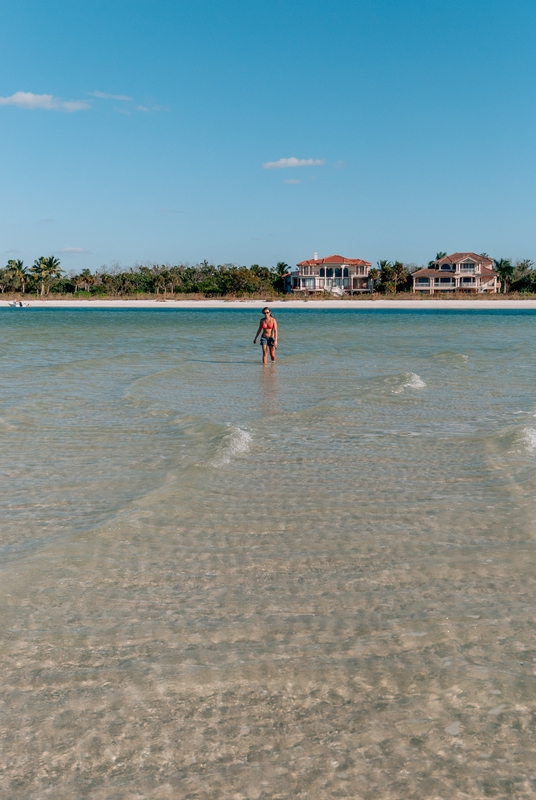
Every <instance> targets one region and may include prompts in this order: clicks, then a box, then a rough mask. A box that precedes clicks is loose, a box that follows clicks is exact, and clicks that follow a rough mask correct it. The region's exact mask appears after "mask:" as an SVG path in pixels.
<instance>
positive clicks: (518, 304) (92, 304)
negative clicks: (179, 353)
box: [0, 299, 536, 311]
mask: <svg viewBox="0 0 536 800" xmlns="http://www.w3.org/2000/svg"><path fill="white" fill-rule="evenodd" d="M25 302H27V303H28V306H29V307H30V308H45V309H46V308H94V309H103V308H109V309H114V308H123V309H125V308H134V309H136V308H138V309H142V308H145V309H149V308H150V309H158V310H161V311H162V310H164V311H169V310H172V309H174V308H182V309H190V310H201V309H206V310H209V309H222V308H224V309H225V308H231V309H237V308H241V309H245V308H250V309H252V310H254V309H262V308H264V307H265V306H267V305H268V306H270V308H272V309H282V308H283V309H284V308H294V309H296V308H298V309H299V308H301V309H305V308H315V309H319V308H322V309H328V310H329V309H348V310H352V311H370V310H373V309H382V310H386V309H392V310H394V309H411V310H416V309H435V310H443V309H456V310H459V309H464V310H467V311H469V310H475V309H486V310H487V309H490V308H491V309H516V310H517V309H524V310H535V309H536V299H531V300H529V299H527V300H508V299H504V300H503V299H497V300H491V299H486V300H469V299H467V300H421V299H415V300H376V299H374V300H370V299H368V300H274V301H267V300H171V299H167V300H118V299H111V300H45V301H42V300H29V301H25ZM8 306H9V301H8V300H2V301H0V307H4V308H7V307H8Z"/></svg>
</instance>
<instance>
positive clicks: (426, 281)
mask: <svg viewBox="0 0 536 800" xmlns="http://www.w3.org/2000/svg"><path fill="white" fill-rule="evenodd" d="M417 283H420V284H421V285H422V286H424V285H425V284H426V286H429V285H430V281H429V280H428V278H417Z"/></svg>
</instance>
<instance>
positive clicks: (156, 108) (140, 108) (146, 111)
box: [136, 106, 169, 114]
mask: <svg viewBox="0 0 536 800" xmlns="http://www.w3.org/2000/svg"><path fill="white" fill-rule="evenodd" d="M136 111H142V112H143V113H144V114H151V113H152V112H153V111H169V109H167V108H164V107H163V106H151V107H150V108H149V107H148V106H136Z"/></svg>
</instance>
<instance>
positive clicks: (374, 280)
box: [368, 267, 380, 294]
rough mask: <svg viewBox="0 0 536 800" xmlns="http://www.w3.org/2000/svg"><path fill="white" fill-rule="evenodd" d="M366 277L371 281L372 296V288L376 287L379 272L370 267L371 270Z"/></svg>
mask: <svg viewBox="0 0 536 800" xmlns="http://www.w3.org/2000/svg"><path fill="white" fill-rule="evenodd" d="M368 276H369V278H370V280H371V281H372V294H374V287H375V286H376V284H377V282H378V278H379V277H380V270H379V269H376V267H372V269H369V273H368Z"/></svg>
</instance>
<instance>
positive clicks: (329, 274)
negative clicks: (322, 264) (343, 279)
mask: <svg viewBox="0 0 536 800" xmlns="http://www.w3.org/2000/svg"><path fill="white" fill-rule="evenodd" d="M326 278H333V267H328V268H327V269H326Z"/></svg>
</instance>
